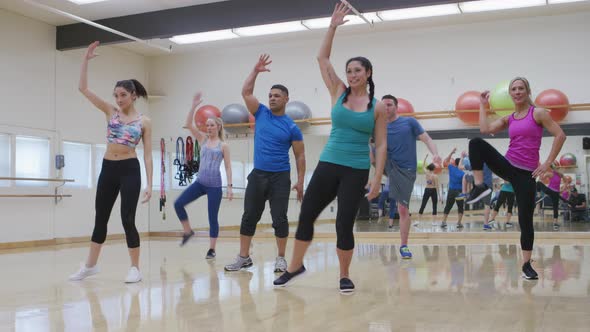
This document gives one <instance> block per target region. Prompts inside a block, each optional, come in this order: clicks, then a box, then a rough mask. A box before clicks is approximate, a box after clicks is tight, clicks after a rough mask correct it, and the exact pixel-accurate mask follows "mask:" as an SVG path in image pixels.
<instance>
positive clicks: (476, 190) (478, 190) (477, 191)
mask: <svg viewBox="0 0 590 332" xmlns="http://www.w3.org/2000/svg"><path fill="white" fill-rule="evenodd" d="M491 193H492V189H490V188H489V187H488V186H487V185H486V184H485V183H482V184H480V185H475V186H473V189H472V190H471V192H470V193H469V199H468V200H467V204H473V203H477V202H478V201H479V200H480V199H482V198H484V197H486V196H487V195H489V194H491Z"/></svg>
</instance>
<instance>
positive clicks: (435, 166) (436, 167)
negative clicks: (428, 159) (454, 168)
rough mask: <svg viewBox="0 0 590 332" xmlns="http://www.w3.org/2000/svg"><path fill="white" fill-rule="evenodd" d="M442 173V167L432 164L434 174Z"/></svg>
mask: <svg viewBox="0 0 590 332" xmlns="http://www.w3.org/2000/svg"><path fill="white" fill-rule="evenodd" d="M440 173H442V165H441V164H434V174H440Z"/></svg>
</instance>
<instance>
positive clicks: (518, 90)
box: [467, 77, 566, 279]
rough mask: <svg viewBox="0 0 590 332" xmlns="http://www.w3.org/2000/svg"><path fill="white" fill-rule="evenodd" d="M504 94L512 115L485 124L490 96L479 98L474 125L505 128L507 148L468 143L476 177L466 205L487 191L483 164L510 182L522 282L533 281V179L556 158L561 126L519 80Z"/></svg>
mask: <svg viewBox="0 0 590 332" xmlns="http://www.w3.org/2000/svg"><path fill="white" fill-rule="evenodd" d="M508 91H509V93H510V97H512V101H514V106H515V111H514V113H512V114H511V115H508V116H505V117H502V118H500V119H497V120H495V121H493V122H489V123H488V119H487V109H488V108H489V98H490V92H489V91H484V92H483V93H482V94H481V97H480V107H479V126H480V131H481V133H482V134H496V133H498V132H500V131H502V130H504V129H508V134H509V136H510V145H509V147H508V152H506V155H505V156H503V155H501V154H500V153H499V152H498V151H497V150H496V149H495V148H494V147H493V146H491V145H490V144H489V143H488V142H486V141H484V140H483V139H482V138H479V137H478V138H474V139H472V140H471V141H469V159H470V161H471V168H472V169H473V177H474V178H475V186H474V187H473V190H472V191H471V193H470V195H469V199H468V201H467V204H473V203H475V202H477V201H479V200H480V199H482V198H484V197H485V196H487V195H489V194H490V193H491V189H490V188H489V187H488V186H487V185H486V184H484V182H483V171H482V169H483V164H484V163H485V164H487V165H488V167H489V168H490V169H491V170H492V172H494V173H495V174H497V175H498V176H499V177H501V178H503V179H504V180H506V181H508V182H510V183H511V184H512V187H513V188H514V194H515V196H516V202H517V204H518V224H519V225H520V246H521V248H522V258H523V265H522V272H523V277H524V278H526V279H537V278H538V276H537V272H536V271H535V270H534V269H533V267H532V265H531V255H532V252H533V241H534V238H535V234H534V228H533V213H534V211H535V192H536V186H535V178H536V177H537V176H542V175H543V174H545V173H546V172H547V171H548V170H549V169H550V167H551V164H552V163H553V161H554V160H555V158H557V155H558V154H559V151H561V147H562V146H563V143H564V142H565V139H566V136H565V134H564V133H563V130H562V129H561V127H560V126H559V125H558V124H557V123H556V122H555V121H553V119H551V117H550V116H549V112H548V111H547V110H545V109H542V108H538V107H535V105H534V104H533V102H532V100H531V87H530V85H529V81H527V79H526V78H524V77H516V78H514V79H513V80H512V81H511V82H510V85H509V88H508ZM543 129H546V130H547V131H548V132H549V133H550V134H551V135H553V137H554V139H553V145H552V146H551V152H549V156H547V159H546V160H545V162H543V163H540V162H539V149H540V148H541V138H542V137H543Z"/></svg>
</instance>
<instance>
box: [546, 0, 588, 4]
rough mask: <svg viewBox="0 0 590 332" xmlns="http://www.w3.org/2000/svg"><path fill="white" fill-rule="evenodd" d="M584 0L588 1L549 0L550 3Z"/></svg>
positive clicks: (569, 0) (571, 0)
mask: <svg viewBox="0 0 590 332" xmlns="http://www.w3.org/2000/svg"><path fill="white" fill-rule="evenodd" d="M582 1H586V0H548V2H549V4H550V5H551V4H554V3H568V2H582Z"/></svg>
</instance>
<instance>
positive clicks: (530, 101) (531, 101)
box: [508, 76, 536, 106]
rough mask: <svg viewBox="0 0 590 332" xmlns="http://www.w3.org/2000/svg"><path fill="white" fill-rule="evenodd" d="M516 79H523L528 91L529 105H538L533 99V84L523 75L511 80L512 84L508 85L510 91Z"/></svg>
mask: <svg viewBox="0 0 590 332" xmlns="http://www.w3.org/2000/svg"><path fill="white" fill-rule="evenodd" d="M516 81H521V82H522V83H524V87H525V89H526V93H527V101H528V103H529V105H531V106H536V105H535V103H533V100H532V99H531V85H530V84H529V81H528V80H527V79H526V78H524V77H522V76H517V77H515V78H513V79H512V81H510V85H508V91H510V90H511V89H512V84H514V82H516Z"/></svg>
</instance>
